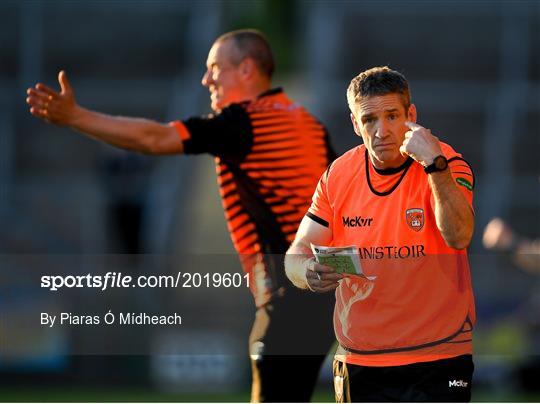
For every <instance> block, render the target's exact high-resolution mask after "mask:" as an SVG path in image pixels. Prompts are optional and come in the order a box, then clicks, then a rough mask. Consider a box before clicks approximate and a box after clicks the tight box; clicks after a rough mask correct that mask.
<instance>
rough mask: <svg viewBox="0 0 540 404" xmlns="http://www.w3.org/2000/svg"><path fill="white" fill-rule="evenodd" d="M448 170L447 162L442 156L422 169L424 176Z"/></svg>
mask: <svg viewBox="0 0 540 404" xmlns="http://www.w3.org/2000/svg"><path fill="white" fill-rule="evenodd" d="M447 168H448V160H447V159H446V157H444V156H443V155H442V154H441V155H439V156H437V157H435V158H434V159H433V163H431V164H430V165H429V166H427V167H425V168H424V171H425V172H426V174H431V173H435V172H438V171H444V170H446V169H447Z"/></svg>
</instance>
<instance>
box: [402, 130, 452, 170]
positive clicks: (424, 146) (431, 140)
mask: <svg viewBox="0 0 540 404" xmlns="http://www.w3.org/2000/svg"><path fill="white" fill-rule="evenodd" d="M405 125H407V127H408V128H409V129H410V130H408V131H407V132H406V133H405V139H404V140H403V144H402V145H401V147H400V148H399V152H400V153H401V154H402V155H403V156H411V157H412V158H413V159H414V160H416V161H417V162H419V163H420V164H422V165H423V166H424V167H427V166H428V165H430V164H431V163H433V160H434V159H435V157H437V156H439V155H441V154H443V153H442V150H441V146H440V145H439V139H438V138H437V137H436V136H434V135H433V134H432V133H431V130H429V129H426V128H424V127H423V126H420V125H418V124H416V123H414V122H409V121H407V122H405Z"/></svg>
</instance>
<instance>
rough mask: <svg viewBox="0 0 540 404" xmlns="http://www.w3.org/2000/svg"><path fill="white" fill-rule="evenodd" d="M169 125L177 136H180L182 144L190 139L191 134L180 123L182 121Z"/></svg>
mask: <svg viewBox="0 0 540 404" xmlns="http://www.w3.org/2000/svg"><path fill="white" fill-rule="evenodd" d="M169 125H170V126H172V127H173V128H174V129H176V132H177V133H178V136H180V139H182V141H183V142H185V141H186V140H189V139H191V134H190V133H189V130H188V129H187V128H186V125H184V124H183V123H182V121H173V122H169Z"/></svg>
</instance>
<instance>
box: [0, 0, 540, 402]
mask: <svg viewBox="0 0 540 404" xmlns="http://www.w3.org/2000/svg"><path fill="white" fill-rule="evenodd" d="M241 27H253V28H257V29H260V30H262V31H263V32H265V33H266V34H267V36H268V38H269V40H270V42H271V44H272V46H273V48H274V51H275V56H276V59H277V66H278V69H277V76H276V78H275V84H276V85H282V86H284V87H285V88H286V89H287V90H288V92H289V93H290V94H291V95H292V96H293V98H295V99H296V100H298V101H299V102H301V103H302V104H304V105H306V106H307V107H308V108H309V109H310V110H311V111H313V112H314V113H315V115H316V116H318V117H319V118H320V119H321V120H322V121H323V122H324V123H325V124H326V125H327V126H328V128H329V129H330V133H331V136H332V139H333V143H334V145H335V147H336V148H337V150H338V152H339V153H342V152H344V151H345V150H347V149H348V148H350V147H352V146H354V145H356V144H357V143H358V141H359V139H358V138H357V137H355V136H354V133H353V131H352V127H351V124H350V120H349V111H348V109H347V103H346V99H345V90H346V88H347V85H348V83H349V81H350V79H351V78H352V77H353V76H354V75H356V74H357V73H358V72H359V71H361V70H364V69H366V68H368V67H372V66H375V65H386V64H388V65H390V66H391V67H393V68H395V69H397V70H399V71H402V72H403V73H404V74H405V75H406V76H407V77H408V79H409V80H410V82H411V88H412V97H413V101H414V102H415V104H416V105H417V107H418V110H419V118H418V120H419V123H421V124H422V125H423V126H426V127H429V128H431V129H432V130H433V132H434V133H435V134H436V135H437V136H439V137H440V138H441V139H442V140H446V141H448V142H449V143H450V144H452V145H453V146H454V147H455V148H456V149H457V150H458V151H460V152H461V153H462V154H463V155H464V157H465V158H466V159H467V160H468V161H469V162H470V163H471V164H472V166H473V168H474V170H475V174H476V183H477V186H476V193H475V209H476V218H477V227H476V235H475V239H474V242H473V245H472V247H471V250H470V252H471V264H472V272H473V281H474V287H475V292H476V301H477V311H478V326H477V334H476V345H475V346H476V348H475V349H476V352H477V356H476V360H475V362H476V373H475V386H476V387H475V389H474V395H473V399H474V400H476V401H485V400H487V401H538V400H540V387H539V386H540V385H539V384H538V379H539V376H540V372H539V370H538V369H539V367H538V366H536V367H534V366H531V365H530V364H531V363H533V362H534V361H536V363H537V364H538V361H539V358H540V356H539V354H540V320H539V319H540V312H539V311H540V303H539V301H540V286H539V283H540V282H539V279H540V278H538V277H534V275H531V274H528V273H525V272H523V271H520V270H518V269H517V268H516V267H515V266H514V265H513V264H512V262H511V260H510V259H508V257H504V256H498V255H494V254H491V253H488V252H486V251H485V250H484V249H483V247H482V245H481V242H480V241H481V233H482V229H483V227H484V226H485V224H486V223H487V222H488V221H489V219H490V218H491V217H493V216H496V215H498V216H502V217H504V218H505V219H507V220H508V221H509V222H510V223H511V224H512V225H513V226H514V227H515V229H516V230H517V231H519V232H520V233H522V234H524V235H526V236H530V237H539V235H540V184H539V175H540V163H539V161H540V154H539V151H540V2H538V1H457V0H456V1H442V0H441V1H432V2H430V1H317V2H311V1H270V0H269V1H210V0H205V1H161V0H155V1H119V0H117V1H106V0H104V1H57V0H49V1H11V0H8V1H2V2H0V226H1V227H0V228H1V229H2V231H0V253H1V254H2V257H6V256H17V255H19V256H22V255H36V254H42V255H51V254H56V255H62V254H69V255H75V256H79V255H82V254H173V253H174V254H182V253H191V254H207V253H216V254H233V250H232V246H231V243H230V241H229V237H228V233H227V231H226V227H225V223H224V220H223V217H222V216H223V214H222V211H221V207H220V202H219V197H218V193H217V187H216V186H215V176H214V165H213V161H212V159H211V158H209V157H207V156H202V157H184V158H178V157H159V158H154V157H144V156H140V155H136V154H130V153H127V152H122V151H118V150H115V149H112V148H110V147H108V146H105V145H102V144H99V143H97V142H94V141H92V140H88V139H85V138H83V137H82V136H78V135H75V134H74V133H72V132H71V131H69V130H67V129H62V128H57V127H53V126H48V125H45V124H43V123H41V122H39V121H37V120H36V119H34V118H32V117H31V116H30V115H29V113H28V111H27V108H26V104H25V90H26V88H27V87H29V86H32V85H33V84H34V83H35V82H37V81H42V82H45V83H47V84H49V85H55V86H56V85H57V81H56V75H57V73H58V71H59V70H60V69H65V70H66V71H67V73H68V77H69V78H70V79H71V82H72V84H73V86H74V88H75V89H76V91H77V92H76V94H77V98H78V101H79V102H80V103H81V104H83V105H85V106H88V107H92V108H95V109H98V110H100V111H104V112H108V113H111V114H121V115H127V116H130V115H132V116H143V117H148V118H153V119H156V120H160V121H169V120H174V119H181V118H184V117H188V116H190V115H193V114H196V115H199V114H202V113H207V112H209V106H208V104H209V103H208V93H207V91H206V90H205V89H204V88H203V87H202V86H201V85H200V79H201V77H202V74H203V72H204V69H205V67H204V64H205V61H206V55H207V52H208V49H209V47H210V46H211V44H212V42H213V40H214V39H215V38H216V37H217V36H218V35H219V34H220V33H222V32H225V31H228V30H231V29H236V28H241ZM1 270H2V271H7V270H8V267H6V266H4V267H3V268H2V269H1ZM0 288H1V289H2V290H3V292H2V293H0V315H1V324H0V386H1V387H0V400H2V401H21V400H22V401H50V400H53V401H66V400H67V401H81V400H82V401H139V400H143V401H170V400H175V401H245V400H247V399H248V397H249V395H248V391H249V368H248V366H249V363H248V361H247V359H246V358H245V357H241V358H233V359H232V360H234V361H235V365H234V366H233V367H232V368H231V367H227V366H229V365H228V364H227V363H228V362H227V359H224V360H223V361H222V362H220V363H217V364H216V362H212V361H210V362H208V361H207V360H205V359H204V358H203V359H201V358H187V359H186V358H185V357H184V358H183V359H182V358H181V359H178V358H176V359H175V358H173V357H167V356H161V357H157V356H156V357H152V356H140V357H137V356H120V355H119V356H112V357H109V356H90V355H89V356H85V355H83V356H73V355H69V353H70V351H69V346H70V343H69V335H67V336H66V335H63V334H62V332H60V333H59V334H57V335H56V336H55V337H54V338H53V340H50V339H49V340H46V341H39V338H37V339H36V341H35V344H36V345H34V346H32V347H31V349H30V348H29V349H27V351H24V350H23V351H22V352H17V354H14V353H13V352H10V351H9V349H2V346H1V344H2V341H6V340H12V339H14V338H21V337H22V336H21V335H17V333H15V335H13V334H14V329H13V327H11V328H10V322H9V320H10V319H12V318H13V317H14V316H16V315H17V313H21V312H24V310H25V305H28V304H29V302H32V301H33V300H32V299H33V297H32V296H31V295H25V296H24V298H21V297H20V296H19V298H17V296H13V294H10V293H8V292H9V291H7V290H6V288H5V285H4V287H3V286H2V285H0ZM216 300H219V296H218V297H217V298H216ZM214 304H215V302H214ZM223 304H224V305H225V306H226V307H227V308H228V309H230V310H234V311H235V313H237V314H238V315H237V319H236V321H237V322H236V323H235V324H234V330H235V331H234V332H235V333H236V334H234V335H233V336H232V337H233V338H236V340H235V341H240V343H244V342H243V341H244V340H245V339H246V335H247V332H248V330H249V323H250V316H251V315H252V313H253V309H252V308H251V301H250V297H249V296H248V295H246V296H244V298H243V299H242V301H241V302H235V303H226V302H223ZM233 373H234V375H232V374H233ZM329 379H330V376H329V373H328V372H326V373H325V374H324V375H323V377H322V381H321V388H320V393H319V394H318V395H317V396H316V398H315V399H316V400H317V401H331V400H332V397H333V396H332V392H331V387H330V383H329Z"/></svg>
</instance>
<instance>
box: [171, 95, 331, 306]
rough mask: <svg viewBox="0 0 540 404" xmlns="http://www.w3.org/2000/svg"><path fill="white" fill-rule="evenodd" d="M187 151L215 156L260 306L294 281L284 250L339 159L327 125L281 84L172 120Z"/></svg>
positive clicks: (224, 199)
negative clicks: (200, 114)
mask: <svg viewBox="0 0 540 404" xmlns="http://www.w3.org/2000/svg"><path fill="white" fill-rule="evenodd" d="M172 124H173V125H174V126H175V127H176V129H177V131H178V132H179V134H180V136H181V138H182V141H183V144H184V151H185V153H187V154H198V153H210V154H212V155H214V156H215V158H216V159H215V160H216V166H217V175H218V184H219V187H220V195H221V198H222V202H223V208H224V210H225V217H226V219H227V224H228V228H229V232H230V234H231V238H232V241H233V244H234V247H235V248H236V251H237V252H238V254H239V255H240V259H241V261H242V265H243V267H244V270H245V271H247V272H249V273H250V274H252V280H251V282H250V285H251V286H252V292H253V294H254V296H255V299H256V304H257V306H260V305H263V304H265V303H267V302H268V301H269V300H270V298H271V296H272V295H273V294H274V293H280V291H281V288H282V287H284V285H286V284H288V281H287V280H286V277H285V274H284V269H283V261H282V259H283V257H282V256H280V255H282V254H284V253H285V252H286V250H287V249H288V247H289V245H290V243H291V242H292V241H293V240H294V236H295V234H296V230H297V229H298V226H299V224H300V221H301V220H302V218H303V216H304V215H305V213H306V211H307V209H308V207H309V205H310V203H311V196H312V194H313V191H314V189H315V187H316V185H317V181H318V179H319V177H320V175H321V173H322V172H323V171H324V170H325V168H326V167H327V166H328V164H329V162H330V161H331V160H333V158H334V153H333V151H332V149H331V147H330V145H329V141H328V134H327V131H326V129H325V127H324V126H323V125H322V124H321V123H320V122H318V121H317V119H315V118H314V117H313V116H312V115H311V114H310V113H309V112H308V111H306V109H304V108H303V107H302V106H300V105H298V104H297V103H295V102H293V101H292V100H290V99H289V98H288V97H287V96H286V95H285V93H284V92H283V91H282V90H281V89H279V88H278V89H274V90H270V91H268V92H266V93H264V94H262V95H260V96H259V97H258V98H257V99H256V100H254V101H249V102H244V103H240V104H232V105H231V106H229V107H227V108H225V109H223V110H222V111H221V112H220V113H219V114H216V115H210V116H208V117H203V118H190V119H188V120H185V121H183V122H180V121H176V122H173V123H172Z"/></svg>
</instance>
